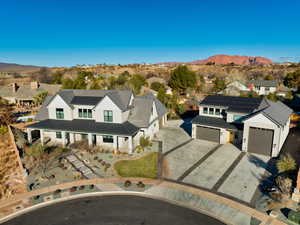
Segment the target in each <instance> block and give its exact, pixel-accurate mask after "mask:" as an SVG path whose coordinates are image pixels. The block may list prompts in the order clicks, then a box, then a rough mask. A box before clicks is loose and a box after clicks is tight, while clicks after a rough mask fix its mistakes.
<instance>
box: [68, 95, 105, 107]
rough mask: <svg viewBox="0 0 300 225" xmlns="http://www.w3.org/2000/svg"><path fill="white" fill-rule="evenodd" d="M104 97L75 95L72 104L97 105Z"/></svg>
mask: <svg viewBox="0 0 300 225" xmlns="http://www.w3.org/2000/svg"><path fill="white" fill-rule="evenodd" d="M101 99H103V97H95V96H74V97H73V99H72V101H71V104H72V105H96V104H97V103H98V102H100V100H101Z"/></svg>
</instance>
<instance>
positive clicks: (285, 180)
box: [275, 175, 293, 195]
mask: <svg viewBox="0 0 300 225" xmlns="http://www.w3.org/2000/svg"><path fill="white" fill-rule="evenodd" d="M275 182H276V185H277V187H278V188H279V190H280V191H281V192H282V193H283V194H287V195H290V194H291V192H292V184H293V181H292V179H290V178H289V177H287V176H285V175H280V176H278V177H276V179H275Z"/></svg>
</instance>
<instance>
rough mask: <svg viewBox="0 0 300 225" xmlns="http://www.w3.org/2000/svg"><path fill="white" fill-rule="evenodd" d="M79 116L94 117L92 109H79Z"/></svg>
mask: <svg viewBox="0 0 300 225" xmlns="http://www.w3.org/2000/svg"><path fill="white" fill-rule="evenodd" d="M78 117H79V118H92V117H93V114H92V110H91V109H78Z"/></svg>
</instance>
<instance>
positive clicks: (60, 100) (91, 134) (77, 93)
mask: <svg viewBox="0 0 300 225" xmlns="http://www.w3.org/2000/svg"><path fill="white" fill-rule="evenodd" d="M166 113H167V110H166V108H165V106H164V105H163V104H162V103H161V102H160V101H159V100H158V99H157V98H156V97H155V96H153V95H152V94H147V95H144V96H134V95H133V93H132V92H131V91H127V90H68V89H65V90H61V91H59V92H58V93H57V94H56V95H54V96H51V97H48V98H46V100H45V102H44V103H43V105H42V107H41V109H40V111H39V113H38V114H37V115H36V117H35V119H36V120H38V121H39V122H37V123H34V124H32V125H29V126H27V133H28V140H29V142H31V141H32V135H31V132H32V131H33V130H39V132H40V139H41V143H42V144H43V143H44V141H45V138H46V137H47V138H50V139H51V142H54V143H58V144H62V145H63V146H65V145H67V144H70V143H74V142H76V141H81V140H87V141H88V143H89V145H90V146H98V145H101V146H106V147H108V148H112V149H114V150H119V151H122V152H128V153H132V152H133V151H134V148H135V147H136V146H137V145H139V140H140V137H141V136H147V137H150V138H153V137H154V134H155V133H156V132H158V131H159V128H160V127H162V126H164V125H165V122H166Z"/></svg>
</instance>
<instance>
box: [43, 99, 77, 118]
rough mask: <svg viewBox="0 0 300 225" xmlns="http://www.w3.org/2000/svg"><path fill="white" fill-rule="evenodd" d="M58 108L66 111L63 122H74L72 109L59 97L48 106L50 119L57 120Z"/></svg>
mask: <svg viewBox="0 0 300 225" xmlns="http://www.w3.org/2000/svg"><path fill="white" fill-rule="evenodd" d="M56 108H63V109H64V119H63V120H73V111H72V109H71V107H70V106H69V105H68V104H67V103H66V102H65V101H64V100H63V99H62V98H61V97H60V96H59V95H56V96H55V97H54V99H53V100H52V101H51V102H50V104H49V105H48V112H49V119H57V118H56Z"/></svg>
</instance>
